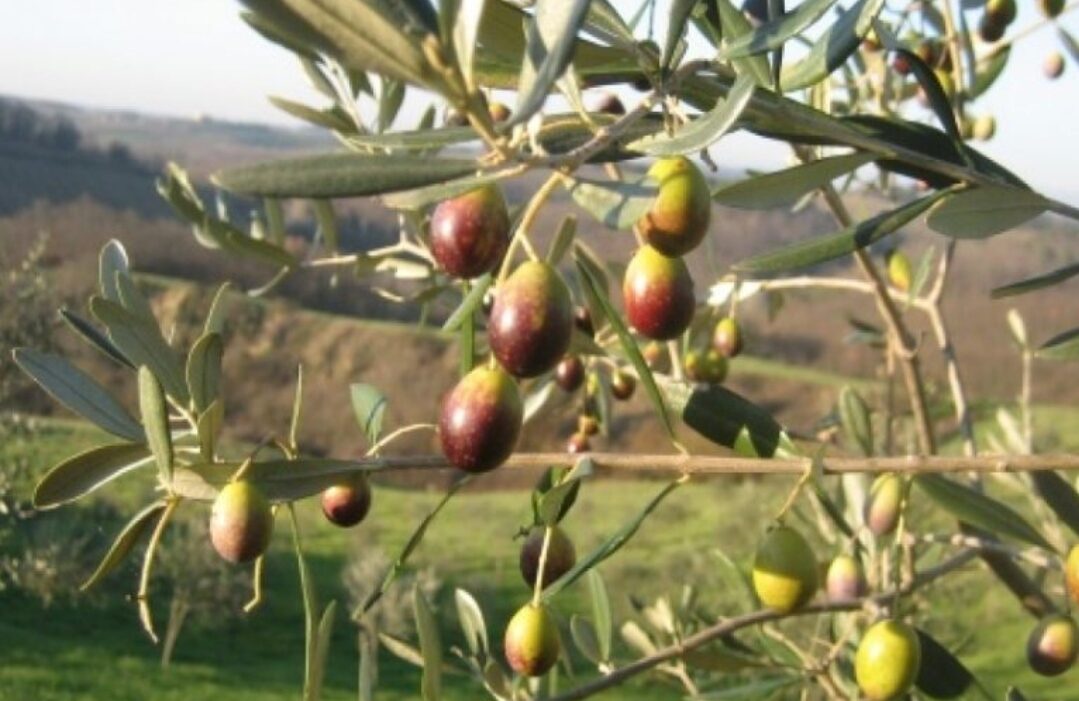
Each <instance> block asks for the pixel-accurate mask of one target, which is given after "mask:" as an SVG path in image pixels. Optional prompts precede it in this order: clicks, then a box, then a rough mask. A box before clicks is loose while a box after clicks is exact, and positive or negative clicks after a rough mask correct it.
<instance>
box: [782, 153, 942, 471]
mask: <svg viewBox="0 0 1079 701" xmlns="http://www.w3.org/2000/svg"><path fill="white" fill-rule="evenodd" d="M799 153H800V154H801V153H802V150H801V149H799ZM803 160H805V159H804V158H803ZM821 191H822V192H823V193H824V199H825V201H826V202H827V203H828V206H829V208H830V209H831V210H832V213H833V214H834V215H835V218H836V221H838V222H839V224H840V226H844V227H847V226H850V225H851V224H852V222H853V219H852V218H851V216H850V213H849V212H848V211H847V208H846V206H845V205H844V204H843V200H842V199H840V197H839V194H838V193H837V192H836V191H835V188H833V187H832V186H831V185H830V184H829V185H825V186H824V187H822V188H821ZM854 260H855V261H856V262H857V263H858V267H859V268H861V269H862V273H863V274H864V275H865V277H866V279H867V280H868V281H869V283H870V285H871V286H872V288H873V296H874V297H875V298H876V300H877V308H878V309H879V311H880V315H881V318H882V319H883V320H884V322H885V324H886V325H887V327H888V336H889V338H890V342H891V344H892V348H893V349H894V351H895V353H896V356H897V357H898V358H899V366H900V369H901V370H902V372H903V383H904V384H905V385H906V387H907V396H908V397H909V399H910V406H911V413H912V414H913V416H914V425H915V429H916V430H917V434H918V444H919V449H920V450H921V452H922V453H925V454H926V455H932V454H933V453H935V452H937V446H936V438H935V437H934V435H933V426H932V423H931V422H930V420H929V409H928V402H927V401H926V397H925V384H924V382H923V381H922V374H921V364H920V363H919V361H918V357H917V355H916V354H915V352H914V342H913V340H912V339H911V336H910V332H909V331H908V330H907V327H906V325H905V324H904V323H903V319H902V316H901V315H900V313H899V308H898V307H897V306H896V303H895V300H893V299H892V295H891V293H890V292H889V290H888V285H887V283H885V281H884V278H883V277H882V276H881V274H880V271H879V270H877V266H876V265H874V264H873V261H872V260H871V259H870V257H869V254H868V253H866V252H865V251H864V250H861V249H858V250H856V251H855V252H854Z"/></svg>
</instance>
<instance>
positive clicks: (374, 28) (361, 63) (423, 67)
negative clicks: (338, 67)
mask: <svg viewBox="0 0 1079 701" xmlns="http://www.w3.org/2000/svg"><path fill="white" fill-rule="evenodd" d="M243 1H244V4H245V5H247V7H249V8H250V9H251V10H253V11H255V12H256V13H257V16H258V17H260V18H261V19H262V26H266V27H272V28H274V29H275V30H276V31H275V33H276V34H277V35H278V36H281V35H283V34H287V35H289V36H291V37H292V39H290V43H297V42H299V43H300V45H301V46H310V47H312V48H316V49H318V50H319V51H321V52H323V53H326V54H329V55H331V56H333V57H334V58H336V59H337V60H338V61H340V62H341V63H342V64H343V65H344V66H345V67H347V68H351V69H356V70H361V71H374V72H376V73H379V74H380V75H385V76H388V77H390V78H394V79H396V80H403V81H406V82H410V83H415V84H417V85H424V86H426V87H429V88H431V89H432V90H435V91H436V92H439V91H441V90H443V89H444V88H445V83H444V81H443V79H442V77H441V76H440V75H439V74H438V72H437V71H436V70H435V69H434V68H432V67H431V65H430V64H429V63H428V62H427V60H426V58H425V57H424V53H423V51H422V50H421V42H422V41H423V39H424V37H425V35H427V34H432V33H433V30H432V28H431V27H429V26H427V25H428V23H429V20H428V19H427V18H425V17H423V16H420V15H417V13H416V12H415V11H414V10H413V9H412V8H410V7H408V6H407V5H405V4H404V3H385V2H352V1H350V0H318V1H317V2H313V1H311V0H243ZM428 10H430V7H428ZM425 20H426V21H425Z"/></svg>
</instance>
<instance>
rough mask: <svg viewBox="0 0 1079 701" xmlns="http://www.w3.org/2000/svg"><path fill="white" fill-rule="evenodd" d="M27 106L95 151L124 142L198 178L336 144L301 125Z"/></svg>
mask: <svg viewBox="0 0 1079 701" xmlns="http://www.w3.org/2000/svg"><path fill="white" fill-rule="evenodd" d="M26 104H27V105H28V106H30V107H31V108H33V109H34V110H36V111H37V112H39V113H40V114H42V115H46V116H50V117H55V118H61V119H65V120H68V121H69V122H70V123H71V124H73V125H74V126H75V127H76V128H77V129H78V130H79V132H80V133H81V134H82V135H83V138H84V140H85V141H87V142H88V143H90V144H93V145H95V146H98V147H99V148H100V147H103V146H106V145H108V144H111V143H123V144H125V145H126V146H127V147H128V148H130V149H131V151H132V152H133V153H134V154H135V155H136V156H137V157H139V158H140V159H143V160H147V161H153V162H158V163H160V162H164V161H176V162H178V163H183V164H184V167H185V168H187V169H188V170H189V171H190V172H191V173H192V174H194V175H196V176H200V177H201V176H204V175H207V174H208V173H209V172H211V171H213V170H215V169H217V168H221V167H223V166H226V165H229V164H231V163H236V162H251V161H255V160H260V159H265V158H273V157H275V156H276V157H280V156H281V155H283V154H284V153H289V152H300V151H319V150H325V149H328V148H333V147H334V146H335V144H336V143H337V142H336V141H335V140H334V138H333V137H332V136H331V135H330V134H328V133H327V132H325V131H322V130H319V129H315V128H311V127H304V126H301V127H297V128H291V129H290V128H284V127H273V126H269V125H265V124H252V123H244V122H228V121H222V120H217V119H212V118H210V117H194V118H185V117H174V116H160V115H153V114H146V113H143V112H134V111H130V110H105V109H91V108H85V107H79V106H76V105H69V104H64V103H59V102H47V101H41V100H32V101H28V102H27V103H26Z"/></svg>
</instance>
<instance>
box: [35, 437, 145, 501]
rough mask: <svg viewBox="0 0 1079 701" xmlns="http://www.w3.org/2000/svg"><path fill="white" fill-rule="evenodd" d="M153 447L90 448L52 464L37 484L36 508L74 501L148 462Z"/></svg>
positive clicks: (116, 446)
mask: <svg viewBox="0 0 1079 701" xmlns="http://www.w3.org/2000/svg"><path fill="white" fill-rule="evenodd" d="M149 458H150V451H149V450H148V449H147V448H146V446H145V445H141V444H136V443H113V444H111V445H102V446H98V447H97V448H91V449H90V450H87V451H85V452H82V453H78V454H76V455H73V456H71V457H70V458H67V459H66V460H64V461H63V462H61V463H60V464H58V465H56V466H55V467H53V468H52V469H51V470H49V471H48V472H47V473H45V476H44V477H42V478H41V480H40V481H39V482H38V483H37V486H36V487H35V488H34V498H33V503H34V508H36V509H50V508H53V507H56V506H60V505H61V504H66V503H68V502H71V501H75V500H76V499H79V498H81V497H83V496H85V495H87V494H89V493H90V492H92V491H94V490H95V489H97V488H99V487H101V486H102V485H105V484H107V483H109V482H111V481H112V480H114V479H116V478H117V477H119V476H121V475H123V474H125V473H127V472H129V471H131V470H134V469H136V468H138V467H142V466H143V465H145V464H146V463H147V462H148V461H149Z"/></svg>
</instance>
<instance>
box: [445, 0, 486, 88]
mask: <svg viewBox="0 0 1079 701" xmlns="http://www.w3.org/2000/svg"><path fill="white" fill-rule="evenodd" d="M484 4H485V0H460V2H458V3H457V17H456V18H455V20H454V23H453V50H454V51H455V52H456V54H457V65H458V66H460V68H461V75H463V76H464V77H465V82H466V83H467V84H468V86H469V87H472V86H473V82H472V65H473V61H474V59H475V56H476V38H477V37H478V36H479V32H480V20H481V19H483V6H484Z"/></svg>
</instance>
